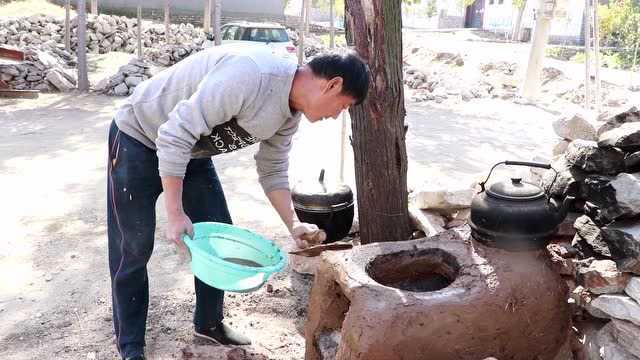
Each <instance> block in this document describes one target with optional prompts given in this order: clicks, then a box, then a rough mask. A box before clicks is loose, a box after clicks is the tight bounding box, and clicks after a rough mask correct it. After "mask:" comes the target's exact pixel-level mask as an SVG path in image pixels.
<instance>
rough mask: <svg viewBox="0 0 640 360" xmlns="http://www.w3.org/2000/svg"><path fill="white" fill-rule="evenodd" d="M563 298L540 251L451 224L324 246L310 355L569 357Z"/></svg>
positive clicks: (312, 359)
mask: <svg viewBox="0 0 640 360" xmlns="http://www.w3.org/2000/svg"><path fill="white" fill-rule="evenodd" d="M566 299H567V288H566V285H565V284H564V282H563V281H562V280H561V278H560V277H559V275H557V274H556V273H555V272H553V271H552V270H551V269H550V267H549V266H548V262H547V261H546V255H545V254H544V253H543V252H536V253H531V252H528V253H526V254H513V253H508V252H505V251H504V250H500V249H494V248H489V247H485V246H483V245H481V244H479V243H477V242H475V241H473V240H472V239H471V238H470V236H469V235H462V236H461V235H460V234H459V233H457V232H453V231H450V232H445V233H442V234H439V235H436V236H434V237H431V238H425V239H419V240H414V241H403V242H393V243H376V244H370V245H366V246H360V247H357V248H354V249H353V250H351V251H346V252H332V253H326V254H324V255H323V256H322V260H321V263H320V267H319V268H318V271H317V273H316V279H315V283H314V285H313V289H312V292H311V298H310V303H309V317H308V322H307V325H306V328H305V337H306V359H308V360H316V359H333V358H335V359H366V360H392V359H428V360H452V359H473V360H478V359H485V358H487V357H494V358H497V359H500V360H505V359H523V360H525V359H526V360H531V359H540V360H546V359H549V360H552V359H557V360H565V359H568V358H569V356H570V353H569V354H567V353H566V352H565V351H567V348H566V342H567V341H566V340H567V334H568V330H569V326H570V318H569V314H570V312H569V311H568V308H567V306H568V305H567V302H566Z"/></svg>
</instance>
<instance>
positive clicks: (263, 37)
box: [242, 28, 289, 42]
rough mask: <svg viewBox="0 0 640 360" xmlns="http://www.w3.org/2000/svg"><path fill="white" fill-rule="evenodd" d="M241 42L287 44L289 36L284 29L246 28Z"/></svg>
mask: <svg viewBox="0 0 640 360" xmlns="http://www.w3.org/2000/svg"><path fill="white" fill-rule="evenodd" d="M242 40H247V41H259V42H287V41H289V36H288V35H287V31H286V30H285V29H272V28H246V29H245V31H244V34H243V36H242Z"/></svg>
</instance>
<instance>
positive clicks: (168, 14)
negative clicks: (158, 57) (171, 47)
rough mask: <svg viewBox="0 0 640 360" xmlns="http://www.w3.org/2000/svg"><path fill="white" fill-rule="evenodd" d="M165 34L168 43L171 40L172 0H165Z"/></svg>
mask: <svg viewBox="0 0 640 360" xmlns="http://www.w3.org/2000/svg"><path fill="white" fill-rule="evenodd" d="M164 36H165V42H166V43H167V44H168V43H169V42H170V40H171V0H164Z"/></svg>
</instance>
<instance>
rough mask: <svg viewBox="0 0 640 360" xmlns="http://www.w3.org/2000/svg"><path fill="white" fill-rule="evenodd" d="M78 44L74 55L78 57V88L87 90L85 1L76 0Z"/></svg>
mask: <svg viewBox="0 0 640 360" xmlns="http://www.w3.org/2000/svg"><path fill="white" fill-rule="evenodd" d="M77 10H78V29H77V31H78V33H77V36H78V44H77V46H76V56H77V57H78V90H80V91H87V90H89V74H88V73H87V3H86V2H85V0H78V8H77Z"/></svg>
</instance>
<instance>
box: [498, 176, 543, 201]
mask: <svg viewBox="0 0 640 360" xmlns="http://www.w3.org/2000/svg"><path fill="white" fill-rule="evenodd" d="M487 194H488V195H489V196H491V197H494V198H497V199H504V200H512V201H530V200H537V199H540V198H542V197H544V190H542V189H541V188H540V187H539V186H536V185H533V184H529V183H527V182H523V181H522V179H521V178H512V179H511V181H503V182H497V183H494V184H492V185H491V186H490V187H489V189H487Z"/></svg>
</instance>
